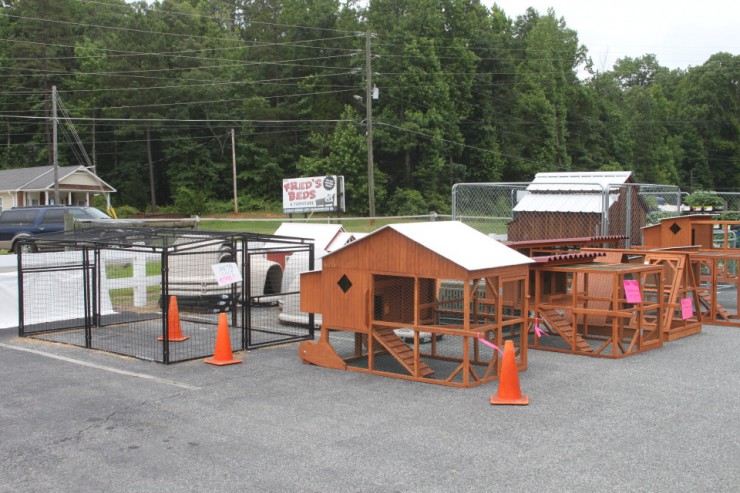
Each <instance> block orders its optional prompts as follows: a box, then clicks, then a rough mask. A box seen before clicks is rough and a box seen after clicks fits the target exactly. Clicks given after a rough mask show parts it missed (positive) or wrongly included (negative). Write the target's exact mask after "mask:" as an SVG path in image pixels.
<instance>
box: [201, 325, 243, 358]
mask: <svg viewBox="0 0 740 493" xmlns="http://www.w3.org/2000/svg"><path fill="white" fill-rule="evenodd" d="M203 362H204V363H208V364H209V365H216V366H225V365H235V364H237V363H241V362H242V360H240V359H234V355H233V354H232V352H231V336H229V323H228V321H227V320H226V314H225V313H220V314H219V315H218V330H217V332H216V347H215V348H214V350H213V358H208V359H206V360H203Z"/></svg>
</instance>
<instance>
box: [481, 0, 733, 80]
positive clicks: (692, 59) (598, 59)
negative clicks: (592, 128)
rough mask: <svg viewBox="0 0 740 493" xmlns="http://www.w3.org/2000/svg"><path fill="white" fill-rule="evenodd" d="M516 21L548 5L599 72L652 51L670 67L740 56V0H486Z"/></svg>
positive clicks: (686, 66) (486, 2)
mask: <svg viewBox="0 0 740 493" xmlns="http://www.w3.org/2000/svg"><path fill="white" fill-rule="evenodd" d="M483 1H484V2H485V4H486V5H489V6H491V5H493V3H494V2H495V3H496V4H498V6H499V7H501V8H502V9H503V10H504V11H505V12H506V15H507V16H509V17H510V18H512V19H516V17H517V16H519V15H521V14H523V13H524V12H525V11H526V10H527V7H530V6H531V7H534V8H535V9H536V10H537V11H538V12H539V13H540V14H546V13H547V9H548V8H549V7H553V8H554V9H555V14H556V15H557V17H564V18H565V23H566V25H567V26H568V27H569V28H571V29H574V30H575V31H576V32H577V33H578V40H579V42H580V43H581V44H582V45H586V47H587V48H588V52H589V55H590V56H591V59H592V60H593V62H594V69H595V70H598V71H604V70H611V69H612V66H613V65H614V62H615V61H616V60H617V59H618V58H623V57H626V56H629V57H632V58H635V57H638V56H642V55H645V54H648V53H652V54H654V55H655V56H656V57H657V58H658V63H660V65H662V66H664V67H668V68H671V69H675V68H683V69H685V68H688V67H689V66H697V65H702V64H703V63H704V62H706V61H707V59H708V58H709V57H710V56H711V55H712V54H714V53H717V52H719V51H726V52H729V53H732V54H733V55H739V54H740V0H700V1H691V2H689V1H686V0H672V1H669V0H608V1H606V0H483Z"/></svg>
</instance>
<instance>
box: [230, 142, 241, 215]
mask: <svg viewBox="0 0 740 493" xmlns="http://www.w3.org/2000/svg"><path fill="white" fill-rule="evenodd" d="M231 175H232V178H233V180H234V214H239V202H238V200H237V194H236V148H235V147H234V129H233V128H232V129H231Z"/></svg>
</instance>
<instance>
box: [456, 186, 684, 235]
mask: <svg viewBox="0 0 740 493" xmlns="http://www.w3.org/2000/svg"><path fill="white" fill-rule="evenodd" d="M680 213H681V190H680V189H679V188H678V187H676V186H672V185H653V184H644V183H619V184H604V183H598V182H596V181H594V182H585V181H573V182H564V181H552V182H549V181H537V182H532V183H458V184H456V185H455V186H453V188H452V218H453V220H458V221H462V222H464V223H466V224H468V225H469V226H471V227H473V228H475V229H478V230H479V231H481V232H483V233H486V234H488V235H490V236H492V237H494V238H496V239H499V240H508V241H525V240H537V239H553V238H579V237H592V236H612V235H623V236H625V238H626V239H625V241H624V245H623V246H625V247H629V246H632V245H640V244H642V234H641V230H642V228H643V227H644V226H646V225H648V224H654V223H656V222H658V221H659V220H660V219H661V218H662V217H670V216H675V215H677V214H680Z"/></svg>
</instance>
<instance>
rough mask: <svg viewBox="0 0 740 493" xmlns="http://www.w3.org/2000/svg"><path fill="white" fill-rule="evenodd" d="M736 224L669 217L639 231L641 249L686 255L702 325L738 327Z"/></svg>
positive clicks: (739, 242)
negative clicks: (676, 252)
mask: <svg viewBox="0 0 740 493" xmlns="http://www.w3.org/2000/svg"><path fill="white" fill-rule="evenodd" d="M739 235H740V221H719V220H713V219H712V218H711V216H709V215H706V214H705V215H701V214H697V215H690V216H681V217H671V218H666V219H663V220H661V221H660V223H659V224H655V225H652V226H648V227H646V228H644V230H643V238H644V240H645V241H644V247H645V248H650V249H671V250H683V251H687V252H689V255H690V262H691V268H692V270H693V273H694V276H695V278H696V281H697V285H698V287H699V290H698V297H699V305H698V306H699V307H700V309H701V312H702V316H703V319H704V321H705V322H707V323H711V324H714V325H729V326H734V327H740V315H739V314H738V305H740V289H738V287H739V286H740V284H739V283H738V267H739V266H740V239H739V238H738V236H739Z"/></svg>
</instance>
